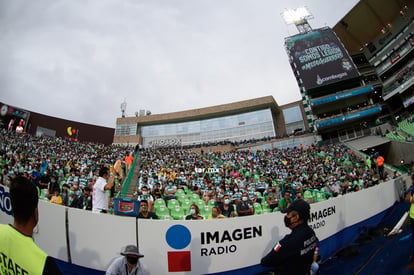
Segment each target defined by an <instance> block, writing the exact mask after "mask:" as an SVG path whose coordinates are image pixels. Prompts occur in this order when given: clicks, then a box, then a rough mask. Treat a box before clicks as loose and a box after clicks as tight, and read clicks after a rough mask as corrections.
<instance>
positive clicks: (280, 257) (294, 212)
mask: <svg viewBox="0 0 414 275" xmlns="http://www.w3.org/2000/svg"><path fill="white" fill-rule="evenodd" d="M285 212H286V216H285V218H284V222H285V226H286V227H289V228H290V229H292V232H291V233H290V234H288V235H286V236H285V237H284V238H283V239H281V240H280V241H279V242H278V243H277V244H276V245H275V246H274V248H273V249H272V250H271V251H270V252H269V253H268V254H267V255H266V256H265V257H264V258H262V260H261V262H260V263H261V264H262V265H263V266H268V267H272V268H273V270H274V271H275V273H276V274H278V275H280V274H289V275H294V274H300V275H303V274H309V273H310V268H311V264H312V261H313V255H314V251H315V248H316V247H317V245H318V241H319V240H318V238H317V237H316V235H315V232H314V231H313V229H312V228H310V227H309V225H308V223H307V222H308V219H309V217H310V206H309V204H308V203H307V202H306V201H304V200H302V199H297V200H295V201H293V202H292V203H291V204H290V206H289V207H288V208H287V210H286V211H285Z"/></svg>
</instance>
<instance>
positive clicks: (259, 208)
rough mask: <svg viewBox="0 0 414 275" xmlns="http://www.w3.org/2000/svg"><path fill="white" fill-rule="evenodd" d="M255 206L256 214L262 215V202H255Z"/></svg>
mask: <svg viewBox="0 0 414 275" xmlns="http://www.w3.org/2000/svg"><path fill="white" fill-rule="evenodd" d="M253 206H254V214H255V215H261V214H263V208H262V205H261V204H260V203H258V202H255V203H254V204H253Z"/></svg>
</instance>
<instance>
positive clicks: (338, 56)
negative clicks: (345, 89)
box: [285, 28, 359, 90]
mask: <svg viewBox="0 0 414 275" xmlns="http://www.w3.org/2000/svg"><path fill="white" fill-rule="evenodd" d="M285 46H286V50H287V53H288V55H289V58H290V60H291V62H292V67H293V68H294V70H296V72H297V74H298V75H299V77H300V78H301V80H302V82H303V86H304V88H305V89H306V90H309V89H313V88H316V87H320V86H325V85H328V84H331V83H335V82H338V81H343V80H346V79H351V78H355V77H358V76H359V73H358V71H357V69H356V67H355V64H354V63H353V61H352V59H351V57H350V56H349V54H348V52H347V51H346V50H345V48H344V46H343V45H342V43H341V42H340V41H339V39H338V37H337V36H336V34H335V33H334V32H333V31H332V29H330V28H322V29H318V30H314V31H312V32H310V33H306V34H299V35H295V36H291V37H287V38H285Z"/></svg>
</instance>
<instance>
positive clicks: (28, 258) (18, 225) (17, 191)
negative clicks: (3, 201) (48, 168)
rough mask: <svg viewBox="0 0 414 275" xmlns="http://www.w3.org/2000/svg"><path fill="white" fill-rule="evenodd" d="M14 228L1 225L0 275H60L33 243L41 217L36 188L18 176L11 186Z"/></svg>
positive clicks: (52, 261) (50, 260) (45, 255)
mask: <svg viewBox="0 0 414 275" xmlns="http://www.w3.org/2000/svg"><path fill="white" fill-rule="evenodd" d="M10 200H11V206H12V210H13V216H14V223H13V225H7V224H0V254H1V255H2V257H1V260H0V274H61V272H60V270H59V269H58V267H57V265H56V263H55V262H54V260H53V259H52V258H51V257H49V256H48V255H47V254H46V253H45V252H44V251H43V250H42V249H40V248H39V247H38V246H37V245H36V244H35V242H34V241H33V238H32V234H33V228H34V227H35V226H36V224H37V222H38V219H39V213H38V208H37V204H38V201H39V196H38V193H37V189H36V186H35V185H34V184H33V183H32V182H31V181H30V180H29V179H27V178H25V177H21V176H18V177H16V178H14V179H13V181H12V183H11V186H10Z"/></svg>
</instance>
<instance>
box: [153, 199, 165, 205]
mask: <svg viewBox="0 0 414 275" xmlns="http://www.w3.org/2000/svg"><path fill="white" fill-rule="evenodd" d="M160 205H164V206H165V200H164V199H161V198H159V199H156V200H155V201H154V207H158V206H160Z"/></svg>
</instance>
